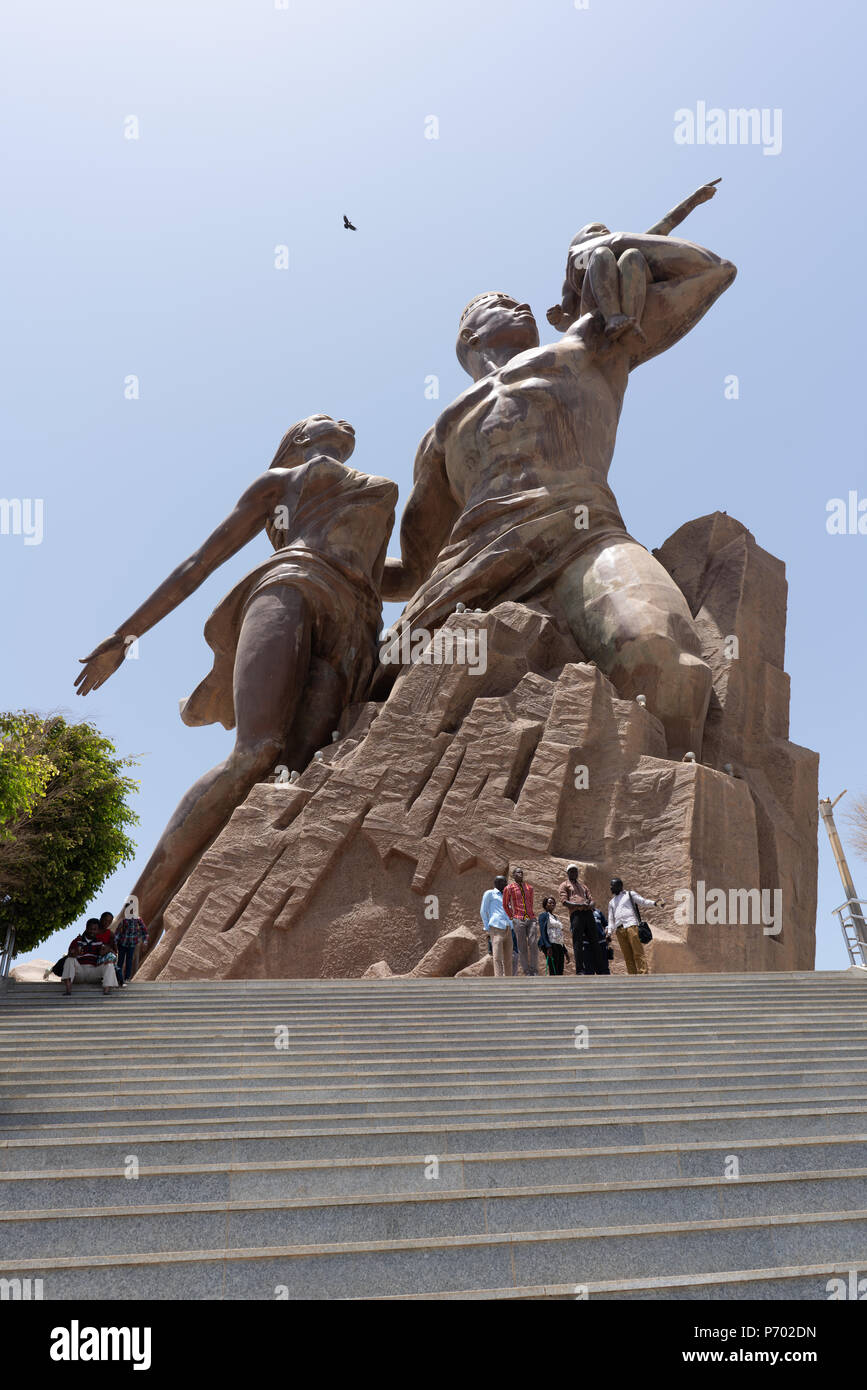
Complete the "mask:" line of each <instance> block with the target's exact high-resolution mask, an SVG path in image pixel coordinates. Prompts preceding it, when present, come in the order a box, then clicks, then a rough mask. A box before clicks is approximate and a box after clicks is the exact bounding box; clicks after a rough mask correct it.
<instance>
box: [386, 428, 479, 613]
mask: <svg viewBox="0 0 867 1390" xmlns="http://www.w3.org/2000/svg"><path fill="white" fill-rule="evenodd" d="M459 511H460V508H459V507H458V504H457V502H456V501H455V499H454V497H453V496H452V492H451V488H450V487H449V482H448V478H447V477H446V470H445V455H444V454H443V451H442V449H441V447H440V446H439V444H438V443H437V441H436V438H435V436H434V430H433V429H429V430H428V432H427V434H426V435H425V437H424V439H423V440H422V441H421V444H420V445H419V447H418V453H417V454H416V456H415V468H414V470H413V487H412V492H411V493H410V495H409V499H408V501H407V504H406V507H405V508H404V512H403V517H402V519H401V523H400V555H401V558H400V559H399V560H397V559H388V560H386V562H385V569H384V571H383V575H382V597H383V599H385V600H386V601H391V602H406V600H407V599H410V598H412V596H413V594H414V593H415V591H416V589H417V588H418V587H419V585H420V584H422V583H423V582H424V581H425V579H427V577H428V575H429V574H430V572H431V570H432V569H433V567H434V565H435V564H436V559H437V556H438V555H439V553H440V551H441V550H442V548H443V546H444V545H445V542H446V540H447V539H448V535H449V532H450V531H451V529H452V527H453V526H454V524H455V520H456V519H457V516H458V512H459Z"/></svg>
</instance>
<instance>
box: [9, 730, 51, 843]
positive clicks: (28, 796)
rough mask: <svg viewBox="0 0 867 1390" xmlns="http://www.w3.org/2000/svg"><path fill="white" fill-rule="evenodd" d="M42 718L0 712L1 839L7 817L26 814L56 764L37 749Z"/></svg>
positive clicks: (40, 793)
mask: <svg viewBox="0 0 867 1390" xmlns="http://www.w3.org/2000/svg"><path fill="white" fill-rule="evenodd" d="M41 735H42V728H41V721H40V720H37V719H36V718H35V716H34V715H26V714H0V840H5V839H8V838H9V837H10V835H11V831H9V829H8V828H7V827H8V825H9V822H10V821H14V820H18V819H20V818H21V817H22V816H29V815H30V812H31V811H32V810H33V807H34V806H35V805H36V803H37V801H38V800H39V798H40V797H41V796H42V795H43V793H44V792H45V788H46V787H47V786H48V782H49V779H50V778H51V775H52V773H54V772H56V771H57V768H56V767H55V766H54V764H53V763H52V762H51V759H50V758H47V757H46V755H45V754H44V753H41V752H40V751H39V747H40V744H41Z"/></svg>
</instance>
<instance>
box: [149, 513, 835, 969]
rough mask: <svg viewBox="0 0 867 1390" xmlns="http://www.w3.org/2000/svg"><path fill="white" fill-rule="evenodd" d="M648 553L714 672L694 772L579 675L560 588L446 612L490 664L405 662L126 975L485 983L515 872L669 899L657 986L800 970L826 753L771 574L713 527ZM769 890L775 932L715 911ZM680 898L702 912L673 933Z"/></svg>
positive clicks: (229, 831)
mask: <svg viewBox="0 0 867 1390" xmlns="http://www.w3.org/2000/svg"><path fill="white" fill-rule="evenodd" d="M657 555H658V558H659V559H660V561H661V562H662V563H663V564H664V565H665V566H666V568H667V569H668V570H669V572H670V573H671V574H672V576H673V577H674V579H675V580H676V581H677V582H678V584H679V585H680V587H681V588H682V590H683V592H684V593H685V595H686V596H687V599H688V601H689V604H690V607H691V610H692V612H693V615H694V616H695V618H696V621H697V624H698V627H699V631H700V632H701V635H702V640H703V644H704V656H705V660H707V661H708V663H709V664H710V665H711V668H712V669H713V672H714V693H713V697H712V703H711V710H710V713H709V716H708V723H707V732H706V738H705V744H704V749H703V751H702V754H701V761H700V762H698V763H688V762H672V761H671V760H670V759H669V758H668V756H667V750H666V744H665V737H664V734H663V730H662V726H661V724H660V723H659V721H658V720H657V719H656V718H655V717H654V716H653V715H652V714H651V713H650V712H649V711H648V710H647V709H645V708H643V707H642V706H641V705H640V704H638V703H637V702H636V701H633V700H622V699H620V698H619V697H618V694H617V692H616V690H615V689H614V687H613V686H612V685H611V683H610V681H608V680H607V679H606V677H605V676H603V675H602V673H601V672H600V671H599V670H598V669H597V668H596V667H595V666H594V665H593V664H592V663H589V662H586V661H584V659H583V656H582V653H581V652H580V651H579V650H578V648H577V647H576V645H575V643H574V641H573V639H572V637H571V636H570V634H569V633H568V631H567V629H566V627H565V624H564V623H563V622H562V621H561V619H560V617H559V615H558V613H557V611H556V608H555V607H553V606H552V603H551V600H550V597H549V596H545V595H542V596H540V598H539V600H538V601H537V602H533V603H529V604H515V603H504V604H501V605H499V606H498V607H496V608H494V609H493V610H492V611H491V612H489V613H485V614H471V613H464V614H460V615H456V616H455V618H454V619H453V620H452V622H451V624H450V626H453V627H455V628H456V629H458V628H461V627H463V628H469V627H473V626H475V627H478V628H480V629H483V630H484V633H485V635H486V640H487V664H486V669H485V670H484V672H481V671H480V670H478V669H477V670H473V669H472V668H471V667H470V666H468V665H466V664H464V665H435V664H430V665H428V664H424V663H419V664H417V665H414V666H412V667H410V668H408V669H406V670H405V671H404V672H403V673H402V674H401V675H400V677H399V678H398V680H397V682H396V683H395V685H394V688H393V689H392V691H391V693H390V695H389V696H388V699H387V700H385V701H383V702H379V703H371V704H367V705H363V706H354V707H353V708H352V709H350V710H348V711H347V712H346V714H345V716H344V719H343V721H342V727H341V737H340V739H339V741H338V742H336V743H334V744H332V745H331V746H329V747H327V748H325V749H324V750H323V752H322V758H321V760H315V761H313V762H312V763H311V764H310V765H309V766H308V767H307V769H306V770H305V771H304V773H303V775H302V776H301V778H300V779H299V780H298V781H297V782H294V783H285V784H278V785H273V784H262V785H259V786H257V787H255V788H254V790H253V791H252V792H251V793H250V795H249V797H248V798H247V800H246V802H245V803H244V805H242V806H241V807H239V808H238V810H237V811H236V812H235V814H234V815H233V816H232V818H231V820H230V822H229V824H228V825H227V826H226V828H225V829H224V830H223V832H222V833H221V835H220V836H219V837H218V839H217V840H216V841H215V842H214V844H213V845H212V846H211V848H210V849H209V850H208V851H207V852H206V853H205V854H204V855H203V856H202V858H201V860H200V861H199V863H198V865H197V867H196V869H195V870H194V872H193V874H192V875H191V876H190V878H189V879H188V881H187V883H186V885H185V886H184V888H183V890H182V891H181V892H180V893H179V894H178V895H177V896H176V898H175V899H174V901H173V902H172V904H171V905H170V907H169V909H168V911H167V913H166V917H165V926H166V930H165V934H164V936H163V938H162V940H161V941H160V943H159V945H158V946H157V947H156V948H155V949H154V950H153V951H152V952H151V954H150V956H149V957H148V958H147V959H146V961H145V962H144V964H143V966H142V967H141V970H140V972H139V978H142V979H163V980H169V979H238V978H281V977H298V976H300V977H313V976H329V977H339V976H344V977H345V976H361V975H364V974H365V973H375V974H382V975H385V974H387V973H390V974H408V975H416V976H417V975H418V974H452V975H453V974H457V973H458V972H464V971H466V972H467V973H472V974H477V973H485V972H486V970H487V968H488V967H487V962H486V961H485V959H484V958H483V957H484V953H485V940H484V934H483V932H482V929H481V923H480V921H479V915H478V908H479V902H480V899H481V896H482V893H483V892H484V890H485V889H486V888H488V887H490V885H491V880H492V877H493V875H494V874H496V873H507V872H508V871H509V870H510V869H511V868H513V867H514V866H516V865H520V866H521V867H522V868H523V869H524V872H525V875H526V877H527V879H528V880H529V881H530V882H531V883H532V884H533V885H534V887H535V890H536V894H537V904H540V903H541V897H542V895H543V894H544V893H548V892H556V890H557V887H558V885H559V883H560V882H561V881H562V879H563V878H564V876H565V866H566V864H567V863H569V862H570V861H575V862H576V863H578V864H580V865H581V868H582V876H583V877H584V878H585V879H586V880H587V882H589V884H590V888H591V891H592V892H593V893H594V895H595V896H596V898H597V901H599V902H600V903H603V904H604V903H605V902H606V901H607V898H608V881H609V878H610V877H611V876H612V874H614V873H617V874H619V875H620V877H622V878H623V880H624V882H625V883H626V884H627V886H630V885H632V886H633V887H635V888H636V889H637V890H638V891H639V892H641V893H643V894H645V895H646V896H648V897H653V898H659V897H661V898H664V899H665V900H666V903H667V904H668V906H667V907H666V908H665V909H660V910H658V911H657V912H655V913H652V914H650V915H651V922H652V926H653V931H654V941H653V944H652V946H651V947H650V948H649V958H650V963H651V969H652V970H653V971H654V972H659V973H672V972H673V973H678V972H693V971H743V970H806V969H810V968H811V967H812V964H813V957H814V933H815V907H816V852H817V851H816V833H817V829H816V828H817V809H816V807H817V771H818V757H817V755H816V754H815V753H812V752H810V751H809V750H807V749H804V748H800V747H798V746H797V745H795V744H792V743H790V742H789V741H788V695H789V688H788V677H787V675H786V674H785V672H784V670H783V666H782V663H783V647H784V631H785V613H786V581H785V574H784V567H783V565H782V563H781V562H780V561H778V560H776V559H774V558H773V557H772V556H771V555H769V554H767V552H765V551H763V550H761V549H760V548H759V547H758V546H757V545H756V542H755V540H754V538H753V536H752V535H751V534H750V532H749V531H747V530H746V528H745V527H744V526H742V525H741V524H740V523H739V522H737V521H735V520H734V519H733V518H731V517H727V516H725V515H722V514H719V513H717V514H715V515H713V516H709V517H704V518H702V519H701V520H698V521H694V522H690V523H688V524H687V525H685V526H683V527H681V529H680V530H679V531H677V532H676V533H675V535H673V536H672V537H670V539H669V540H668V541H666V543H665V545H664V546H662V548H661V549H660V550H659V551H658V552H657ZM732 638H734V639H735V641H734V643H733V642H732V640H731V639H732ZM727 765H728V766H727ZM701 885H703V889H702V887H701ZM762 889H765V890H768V892H769V893H770V894H771V895H773V893H774V891H775V890H779V892H780V894H781V898H780V899H779V901H780V902H781V905H782V930H781V931H780V932H779V933H778V934H775V935H769V934H766V931H765V929H764V926H765V924H763V923H762V921H750V922H747V923H744V922H743V921H742V922H741V924H740V925H734V924H731V923H726V922H725V921H723V922H719V921H715V920H714V917H715V909H714V907H713V905H712V904H713V902H714V900H713V899H710V898H708V894H710V893H711V892H713V891H714V890H717V891H718V890H722V894H723V895H724V897H725V902H726V907H727V909H728V910H729V911H730V909H731V906H732V904H733V902H734V899H733V897H732V896H731V893H732V892H736V891H737V890H743V893H744V894H746V893H747V892H749V891H751V890H762ZM687 890H689V891H691V892H692V893H693V894H694V896H695V897H696V899H697V902H696V908H697V912H696V913H694V914H693V915H694V916H702V915H703V916H704V917H705V920H704V921H700V920H696V921H693V922H690V921H686V920H682V919H683V918H684V917H685V916H686V915H687V913H688V908H687V905H686V901H685V898H684V894H685V892H686V891H687ZM703 901H705V902H707V903H708V904H709V905H710V910H709V911H708V909H707V908H705V911H704V913H702V912H701V903H702V902H703ZM716 901H717V902H718V901H719V899H718V898H717V899H716ZM738 901H739V902H740V904H741V907H740V911H741V916H742V917H743V915H744V908H745V907H746V903H747V899H746V897H743V898H742V899H740V900H738ZM766 901H768V902H772V901H773V897H772V896H771V898H770V899H766ZM751 906H752V907H753V909H754V908H755V906H756V904H755V903H752V904H751ZM727 915H728V913H727ZM473 937H474V938H475V942H474V941H473ZM443 938H448V941H445V940H443ZM435 947H436V949H433V948H435ZM540 959H541V958H540ZM614 968H615V970H617V971H619V970H622V963H621V962H620V961H619V959H618V960H617V961H616V962H615V966H614Z"/></svg>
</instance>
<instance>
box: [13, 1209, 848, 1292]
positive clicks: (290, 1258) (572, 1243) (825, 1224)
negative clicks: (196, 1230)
mask: <svg viewBox="0 0 867 1390" xmlns="http://www.w3.org/2000/svg"><path fill="white" fill-rule="evenodd" d="M865 1257H867V1211H864V1210H854V1211H846V1212H830V1211H829V1212H816V1213H803V1214H800V1213H799V1214H796V1215H784V1216H770V1217H768V1216H758V1217H750V1216H743V1217H735V1218H728V1219H724V1220H712V1221H707V1220H703V1221H697V1222H689V1221H677V1222H669V1223H666V1224H665V1225H659V1224H658V1223H645V1224H640V1225H632V1226H613V1227H608V1228H605V1229H602V1228H599V1229H594V1228H590V1229H587V1228H578V1229H568V1230H545V1231H533V1232H508V1233H502V1234H484V1235H457V1236H454V1235H453V1236H433V1237H427V1238H424V1237H413V1238H411V1239H389V1240H377V1241H354V1242H343V1243H340V1244H336V1243H335V1244H319V1245H317V1246H315V1247H309V1246H303V1245H301V1246H299V1245H291V1246H283V1247H269V1248H267V1249H262V1248H248V1249H237V1250H231V1251H227V1250H226V1249H225V1248H214V1249H206V1250H199V1251H194V1250H181V1251H177V1250H162V1251H158V1252H154V1251H148V1252H145V1253H141V1254H128V1255H123V1256H120V1255H111V1254H109V1255H80V1256H60V1257H55V1258H48V1257H44V1256H43V1257H39V1258H27V1259H17V1260H16V1261H15V1273H16V1275H18V1276H19V1277H23V1278H41V1279H43V1281H44V1296H45V1298H46V1299H48V1300H51V1299H58V1298H62V1299H94V1298H112V1299H118V1298H121V1299H130V1298H135V1299H151V1298H157V1299H168V1298H175V1299H213V1298H224V1299H230V1300H235V1299H265V1298H268V1299H273V1298H274V1297H275V1295H276V1294H277V1292H278V1290H279V1291H282V1290H285V1291H286V1294H287V1295H288V1297H289V1298H290V1299H304V1300H309V1299H344V1298H356V1297H370V1296H375V1295H378V1294H379V1295H381V1294H385V1295H387V1296H389V1297H392V1296H394V1295H395V1294H400V1293H417V1294H427V1293H445V1292H449V1291H455V1290H460V1291H467V1290H473V1289H475V1290H477V1291H482V1290H487V1289H497V1288H499V1289H505V1288H509V1287H513V1288H528V1287H538V1286H539V1285H542V1284H544V1285H548V1286H550V1285H562V1284H569V1283H571V1284H572V1287H573V1288H575V1286H576V1285H579V1286H582V1285H583V1286H586V1285H588V1284H590V1283H594V1282H599V1281H602V1280H624V1279H628V1280H631V1281H634V1280H635V1279H658V1278H659V1277H660V1276H659V1271H660V1270H665V1271H666V1275H667V1277H669V1278H671V1277H672V1276H679V1277H681V1278H682V1277H684V1276H691V1275H699V1276H701V1277H702V1278H704V1277H706V1276H707V1275H709V1274H717V1273H726V1274H727V1273H730V1272H731V1271H733V1270H738V1271H749V1270H756V1271H758V1270H768V1269H773V1268H775V1267H780V1266H794V1265H802V1266H803V1265H816V1264H819V1265H823V1264H832V1263H833V1264H834V1265H835V1266H836V1265H845V1266H846V1268H851V1267H855V1268H858V1267H859V1266H861V1265H863V1264H864V1263H865Z"/></svg>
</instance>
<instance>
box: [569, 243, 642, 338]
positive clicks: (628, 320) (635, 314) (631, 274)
mask: <svg viewBox="0 0 867 1390" xmlns="http://www.w3.org/2000/svg"><path fill="white" fill-rule="evenodd" d="M649 278H650V271H649V268H648V265H647V262H646V260H645V259H644V257H643V256H642V254H641V252H640V251H636V250H629V251H624V252H623V255H622V256H621V257H620V259H619V260H617V259H616V257H615V255H614V252H613V251H612V250H611V249H610V248H609V247H607V246H598V247H597V248H596V250H595V251H594V252H593V254H592V256H591V257H590V261H589V263H588V266H587V274H586V275H585V277H584V286H585V287H586V288H587V289H588V291H589V293H588V296H587V308H588V309H589V308H590V307H591V303H590V295H592V299H593V305H592V307H595V308H597V309H598V311H599V312H600V313H601V314H602V317H603V318H604V320H605V334H606V337H608V338H612V339H614V338H619V337H620V336H621V334H623V333H625V332H627V330H632V331H633V332H635V333H637V334H638V335H639V337H641V338H643V337H644V334H643V333H642V332H641V314H642V310H643V309H644V300H645V297H646V294H647V282H648V279H649ZM582 288H583V287H582ZM581 310H582V313H583V312H585V308H584V299H583V293H582V304H581Z"/></svg>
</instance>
